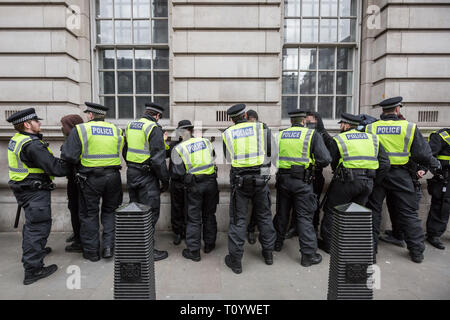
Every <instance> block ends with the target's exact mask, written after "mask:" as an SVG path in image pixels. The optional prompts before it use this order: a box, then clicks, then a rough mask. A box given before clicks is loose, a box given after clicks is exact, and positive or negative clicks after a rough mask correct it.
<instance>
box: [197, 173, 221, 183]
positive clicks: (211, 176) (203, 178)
mask: <svg viewBox="0 0 450 320" xmlns="http://www.w3.org/2000/svg"><path fill="white" fill-rule="evenodd" d="M194 177H195V182H203V181H206V180H209V179H216V178H217V174H215V173H213V174H197V175H195V176H194Z"/></svg>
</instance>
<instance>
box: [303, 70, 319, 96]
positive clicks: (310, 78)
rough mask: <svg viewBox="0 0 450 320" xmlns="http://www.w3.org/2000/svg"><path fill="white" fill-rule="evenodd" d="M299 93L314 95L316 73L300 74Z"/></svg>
mask: <svg viewBox="0 0 450 320" xmlns="http://www.w3.org/2000/svg"><path fill="white" fill-rule="evenodd" d="M300 93H301V94H313V93H316V72H300Z"/></svg>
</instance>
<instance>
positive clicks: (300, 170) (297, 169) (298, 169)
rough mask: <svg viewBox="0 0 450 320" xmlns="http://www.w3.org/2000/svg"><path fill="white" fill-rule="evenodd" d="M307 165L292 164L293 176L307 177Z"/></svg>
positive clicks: (294, 177)
mask: <svg viewBox="0 0 450 320" xmlns="http://www.w3.org/2000/svg"><path fill="white" fill-rule="evenodd" d="M305 171H306V170H305V167H304V166H296V165H292V166H291V177H292V178H293V179H300V180H303V179H305Z"/></svg>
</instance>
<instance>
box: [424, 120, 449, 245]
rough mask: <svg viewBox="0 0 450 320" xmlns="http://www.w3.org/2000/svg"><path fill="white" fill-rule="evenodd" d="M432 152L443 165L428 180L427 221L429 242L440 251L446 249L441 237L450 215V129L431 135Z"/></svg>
mask: <svg viewBox="0 0 450 320" xmlns="http://www.w3.org/2000/svg"><path fill="white" fill-rule="evenodd" d="M429 144H430V147H431V152H432V153H433V156H435V157H436V158H437V159H438V160H439V162H440V163H441V167H442V169H441V170H438V171H435V172H434V173H435V174H434V176H433V178H432V179H430V180H428V190H429V192H430V194H431V206H430V212H429V214H428V219H427V241H428V242H429V243H430V244H431V245H433V246H434V247H435V248H438V249H441V250H443V249H445V246H444V245H443V244H442V242H441V241H440V237H441V236H442V235H443V234H444V232H445V231H446V229H447V224H448V219H449V214H450V178H449V175H450V129H449V128H444V129H440V130H438V131H436V132H434V133H432V134H431V135H430V141H429Z"/></svg>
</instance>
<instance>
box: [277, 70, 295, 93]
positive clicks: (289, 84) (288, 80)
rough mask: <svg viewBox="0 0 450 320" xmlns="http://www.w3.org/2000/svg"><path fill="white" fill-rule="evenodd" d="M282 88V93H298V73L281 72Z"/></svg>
mask: <svg viewBox="0 0 450 320" xmlns="http://www.w3.org/2000/svg"><path fill="white" fill-rule="evenodd" d="M282 83H283V88H282V91H281V92H282V93H287V94H296V93H298V92H297V90H298V72H283V81H282Z"/></svg>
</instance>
